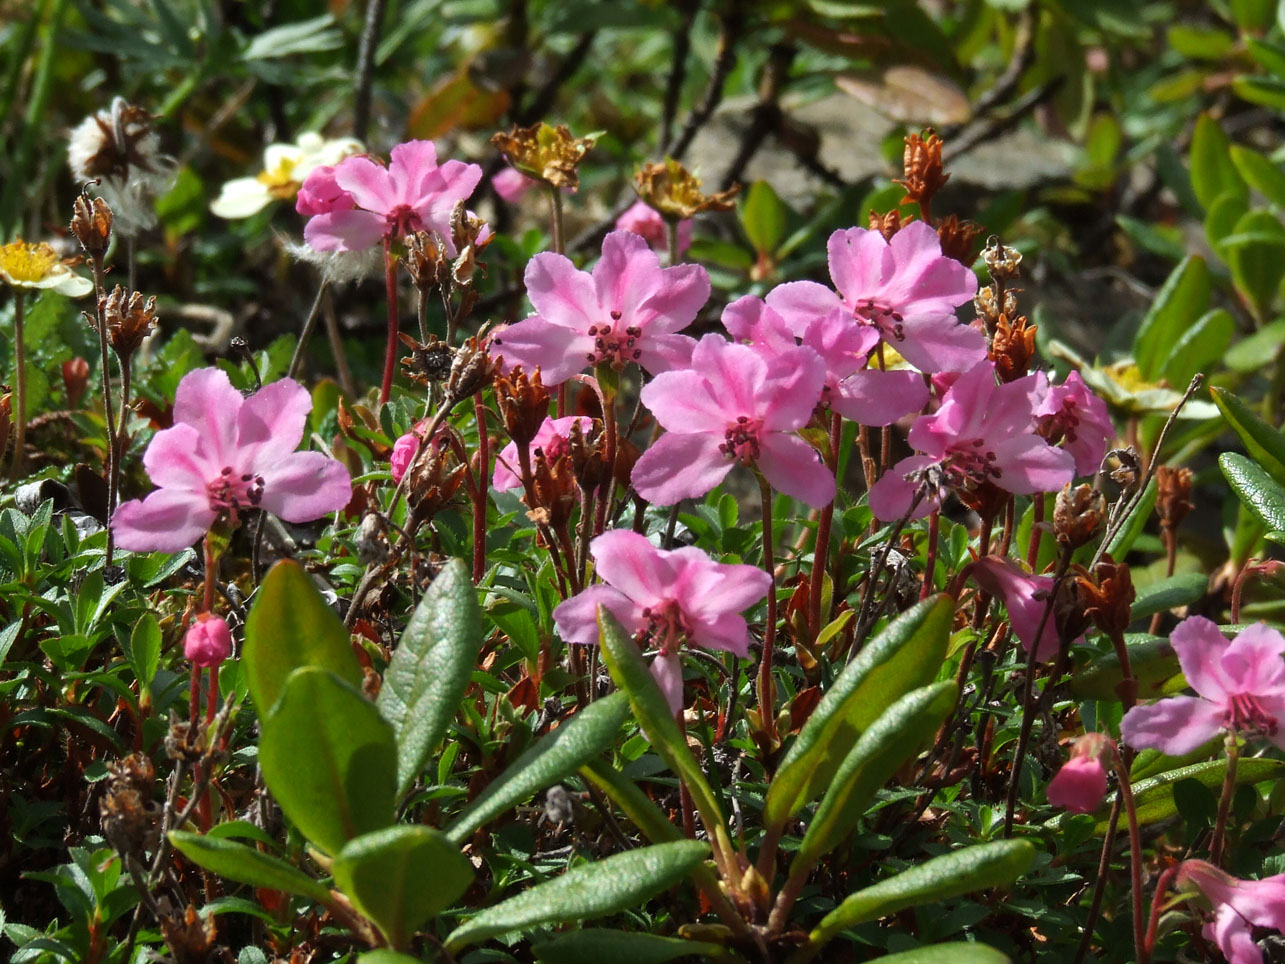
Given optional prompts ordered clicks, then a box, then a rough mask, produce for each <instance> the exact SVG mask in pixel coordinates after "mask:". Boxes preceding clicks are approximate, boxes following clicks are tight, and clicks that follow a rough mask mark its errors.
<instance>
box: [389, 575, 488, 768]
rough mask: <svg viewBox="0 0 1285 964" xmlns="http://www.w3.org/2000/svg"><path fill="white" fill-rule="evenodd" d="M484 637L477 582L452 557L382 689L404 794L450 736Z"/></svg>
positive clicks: (397, 653) (430, 590)
mask: <svg viewBox="0 0 1285 964" xmlns="http://www.w3.org/2000/svg"><path fill="white" fill-rule="evenodd" d="M483 638H484V634H483V632H482V613H481V610H480V609H479V608H478V605H477V594H476V593H475V592H474V589H473V581H472V579H471V578H470V576H469V572H468V569H467V567H466V566H465V565H464V563H463V562H461V561H460V560H459V559H452V560H451V561H450V562H449V563H447V564H446V566H445V567H444V568H443V569H442V571H441V572H440V573H438V575H437V578H436V579H434V580H433V584H432V585H431V586H429V587H428V592H426V593H424V598H423V599H421V600H420V601H419V605H418V606H416V607H415V612H414V614H413V615H412V616H411V618H410V622H409V623H408V624H407V626H406V631H405V632H404V633H402V638H401V641H400V643H399V644H398V646H397V649H396V650H395V651H394V652H393V658H392V661H391V662H390V663H389V664H388V671H387V672H386V673H385V674H384V685H383V686H382V687H381V688H380V691H379V701H378V705H379V711H380V712H381V713H383V714H384V718H385V719H386V720H388V722H390V723H391V724H392V725H393V730H394V732H395V733H396V734H397V787H398V790H399V791H400V792H405V791H406V789H407V788H408V787H409V786H410V785H411V784H412V783H414V782H415V778H416V777H418V776H419V774H420V771H422V770H423V768H424V764H425V762H426V761H427V760H428V757H429V755H430V754H431V753H432V752H433V750H435V749H436V748H437V745H438V744H439V743H441V742H442V738H443V737H444V736H445V735H446V730H447V728H448V727H449V726H450V725H451V720H453V719H454V718H455V713H456V711H457V710H458V709H459V705H460V700H462V699H463V698H464V691H465V689H466V688H467V687H468V683H469V679H470V678H471V676H472V674H473V668H474V666H476V665H477V659H478V654H479V653H480V652H481V650H482V640H483Z"/></svg>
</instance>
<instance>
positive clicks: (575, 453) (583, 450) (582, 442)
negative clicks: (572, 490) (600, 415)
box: [567, 419, 607, 492]
mask: <svg viewBox="0 0 1285 964" xmlns="http://www.w3.org/2000/svg"><path fill="white" fill-rule="evenodd" d="M602 442H603V435H602V422H601V421H599V420H598V419H594V421H593V427H592V428H591V429H590V430H589V432H588V434H586V433H585V431H584V430H583V429H582V428H581V427H580V422H579V420H577V421H574V422H572V423H571V428H570V429H569V430H568V432H567V455H568V456H569V457H570V459H571V471H572V473H573V474H574V475H575V477H576V483H577V484H578V485H579V486H580V488H582V489H584V490H585V491H586V492H588V491H590V490H591V489H596V488H597V487H598V486H599V485H601V484H602V480H603V479H604V478H606V476H607V472H606V464H605V462H604V458H603V451H602V448H603V446H602Z"/></svg>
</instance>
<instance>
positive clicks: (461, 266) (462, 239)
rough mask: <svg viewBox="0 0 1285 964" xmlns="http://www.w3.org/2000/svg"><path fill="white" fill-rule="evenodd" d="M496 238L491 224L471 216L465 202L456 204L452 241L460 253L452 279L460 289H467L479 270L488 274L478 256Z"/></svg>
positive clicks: (452, 216) (454, 266)
mask: <svg viewBox="0 0 1285 964" xmlns="http://www.w3.org/2000/svg"><path fill="white" fill-rule="evenodd" d="M494 237H495V235H493V234H492V233H491V226H490V225H489V224H487V223H486V222H485V221H483V220H482V219H481V218H479V217H474V216H473V215H471V214H469V213H468V211H467V210H466V209H465V207H464V202H463V201H458V202H456V204H455V208H454V210H452V211H451V240H452V241H453V242H454V244H455V250H456V251H458V252H459V253H458V254H457V255H456V256H455V260H454V262H452V263H451V279H452V280H453V281H454V282H455V284H456V285H457V286H458V287H460V288H466V287H468V286H469V285H471V284H472V283H473V275H474V274H476V273H477V269H478V268H482V269H483V272H482V273H483V274H485V273H486V271H485V268H486V265H485V264H484V263H482V262H481V261H478V260H477V256H478V252H480V251H482V250H483V249H484V248H485V247H486V246H487V245H488V244H490V243H491V240H492V239H493V238H494Z"/></svg>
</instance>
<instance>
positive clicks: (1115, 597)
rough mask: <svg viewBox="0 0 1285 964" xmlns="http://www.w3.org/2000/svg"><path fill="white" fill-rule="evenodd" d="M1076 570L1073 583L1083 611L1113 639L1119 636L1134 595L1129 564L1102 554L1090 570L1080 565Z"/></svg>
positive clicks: (1123, 629) (1131, 607) (1126, 623)
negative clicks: (1091, 570) (1100, 558)
mask: <svg viewBox="0 0 1285 964" xmlns="http://www.w3.org/2000/svg"><path fill="white" fill-rule="evenodd" d="M1078 569H1079V575H1077V576H1076V580H1075V584H1076V589H1077V590H1078V592H1079V594H1080V600H1081V602H1082V603H1083V604H1084V612H1085V614H1086V615H1087V616H1088V617H1089V618H1090V619H1092V620H1093V623H1094V625H1096V626H1097V627H1098V629H1100V630H1102V632H1104V633H1106V635H1108V636H1110V637H1111V638H1112V639H1115V638H1118V637H1120V636H1122V635H1123V634H1124V631H1125V630H1126V629H1128V628H1129V623H1130V621H1131V613H1132V610H1133V600H1134V598H1135V597H1136V596H1137V592H1136V591H1135V590H1134V588H1133V578H1132V577H1131V576H1130V575H1129V567H1128V565H1126V564H1125V563H1123V562H1116V561H1115V560H1113V559H1112V558H1111V557H1110V556H1109V555H1104V556H1103V557H1102V560H1101V561H1100V562H1099V563H1098V564H1097V565H1096V566H1094V567H1093V572H1092V573H1090V572H1088V571H1087V570H1085V569H1084V568H1083V567H1078Z"/></svg>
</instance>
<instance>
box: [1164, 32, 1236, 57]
mask: <svg viewBox="0 0 1285 964" xmlns="http://www.w3.org/2000/svg"><path fill="white" fill-rule="evenodd" d="M1166 38H1167V39H1168V41H1169V46H1170V47H1172V48H1173V49H1174V50H1176V51H1178V53H1180V54H1182V55H1183V56H1184V57H1189V58H1190V59H1192V60H1222V59H1223V57H1224V56H1226V55H1227V53H1228V52H1229V51H1230V50H1231V49H1232V48H1233V47H1234V46H1236V41H1235V40H1234V39H1233V38H1232V36H1231V34H1229V33H1226V32H1224V31H1222V30H1215V29H1213V28H1211V27H1194V26H1190V25H1187V24H1177V25H1175V26H1172V27H1170V28H1169V31H1168V34H1167V35H1166Z"/></svg>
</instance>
